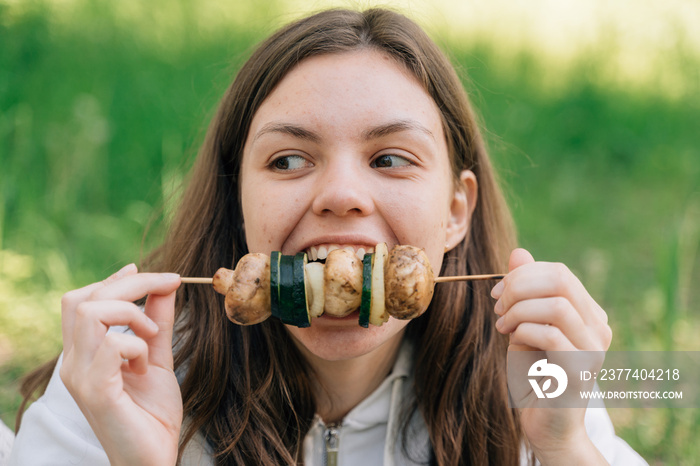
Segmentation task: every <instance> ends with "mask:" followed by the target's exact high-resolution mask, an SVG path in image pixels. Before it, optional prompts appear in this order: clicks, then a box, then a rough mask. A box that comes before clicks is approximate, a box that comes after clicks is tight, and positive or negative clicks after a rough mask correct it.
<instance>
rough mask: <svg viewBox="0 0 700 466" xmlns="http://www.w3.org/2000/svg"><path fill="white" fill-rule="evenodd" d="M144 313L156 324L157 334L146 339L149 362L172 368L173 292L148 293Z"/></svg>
mask: <svg viewBox="0 0 700 466" xmlns="http://www.w3.org/2000/svg"><path fill="white" fill-rule="evenodd" d="M146 315H148V316H149V317H150V319H151V320H152V321H153V322H155V323H156V324H157V325H158V334H157V335H156V336H154V337H153V338H151V339H149V340H148V346H149V351H150V353H149V358H150V359H149V362H150V363H151V364H155V365H157V366H159V367H163V368H166V369H169V370H172V369H173V325H174V320H175V292H174V291H173V292H172V293H170V294H168V295H165V296H161V295H156V294H151V295H149V296H148V299H147V300H146Z"/></svg>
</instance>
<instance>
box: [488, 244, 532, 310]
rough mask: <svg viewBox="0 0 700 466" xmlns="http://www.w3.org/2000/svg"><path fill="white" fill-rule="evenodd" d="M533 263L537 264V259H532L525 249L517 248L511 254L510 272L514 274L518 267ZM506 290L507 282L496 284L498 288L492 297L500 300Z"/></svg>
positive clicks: (495, 287) (495, 288) (493, 291)
mask: <svg viewBox="0 0 700 466" xmlns="http://www.w3.org/2000/svg"><path fill="white" fill-rule="evenodd" d="M532 262H535V259H534V257H532V254H530V253H529V252H528V251H527V250H525V249H523V248H516V249H514V250H513V251H512V252H511V253H510V259H509V261H508V271H509V272H512V271H513V270H515V269H517V268H518V267H520V266H523V265H525V264H530V263H532ZM504 288H505V281H504V280H501V281H500V282H498V283H496V286H494V287H493V289H492V290H491V296H492V297H493V298H494V299H498V298H500V297H501V295H502V294H503V290H504Z"/></svg>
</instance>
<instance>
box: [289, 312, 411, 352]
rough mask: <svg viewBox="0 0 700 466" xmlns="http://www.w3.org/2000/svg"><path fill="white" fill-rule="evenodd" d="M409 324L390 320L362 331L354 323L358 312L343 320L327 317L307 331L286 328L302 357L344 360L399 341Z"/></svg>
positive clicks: (316, 322)
mask: <svg viewBox="0 0 700 466" xmlns="http://www.w3.org/2000/svg"><path fill="white" fill-rule="evenodd" d="M353 316H354V318H353ZM408 322H409V321H404V320H397V319H394V318H390V319H389V321H388V322H386V323H384V325H382V326H381V327H376V326H374V325H370V326H369V328H364V327H360V325H358V323H357V313H353V314H351V315H350V316H348V317H345V318H342V319H337V318H334V317H326V316H323V317H320V318H317V319H313V320H312V321H311V327H308V328H298V327H293V326H286V327H287V331H288V332H289V333H290V334H291V336H292V338H293V340H294V341H295V343H296V344H297V346H299V349H300V350H301V352H302V354H304V355H305V356H307V357H308V356H315V357H317V358H319V359H322V360H326V361H344V360H349V359H355V358H360V357H362V356H365V355H368V354H370V353H372V352H373V351H375V350H378V349H380V348H381V347H383V346H384V344H385V343H388V342H394V341H396V339H400V338H401V337H402V335H403V330H404V328H405V327H406V325H407V324H408Z"/></svg>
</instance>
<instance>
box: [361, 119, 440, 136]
mask: <svg viewBox="0 0 700 466" xmlns="http://www.w3.org/2000/svg"><path fill="white" fill-rule="evenodd" d="M402 131H418V132H421V133H424V134H427V135H428V136H430V137H431V138H432V139H435V135H434V134H433V132H432V131H430V130H429V129H428V128H426V127H425V126H423V125H422V124H420V123H418V122H417V121H414V120H397V121H392V122H389V123H386V124H383V125H379V126H376V127H374V128H371V129H368V130H366V131H363V132H362V137H363V138H364V139H365V140H370V139H377V138H380V137H383V136H388V135H390V134H394V133H400V132H402Z"/></svg>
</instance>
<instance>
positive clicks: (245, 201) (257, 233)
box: [241, 180, 304, 254]
mask: <svg viewBox="0 0 700 466" xmlns="http://www.w3.org/2000/svg"><path fill="white" fill-rule="evenodd" d="M248 186H250V189H248ZM295 194H296V193H294V192H291V191H290V190H282V189H279V186H270V185H269V184H266V183H264V180H258V181H257V182H256V181H255V180H253V181H251V182H250V183H249V185H244V186H243V189H242V190H241V202H242V206H243V221H244V223H245V233H246V242H247V244H248V250H249V251H250V252H262V253H264V254H270V252H271V251H279V250H281V247H282V244H283V243H284V240H285V238H286V237H287V236H288V235H289V234H290V232H291V230H292V229H293V228H294V226H295V225H296V223H297V221H298V218H299V216H300V215H301V214H302V213H303V210H304V206H303V204H302V202H301V201H300V200H299V198H298V196H296V195H295Z"/></svg>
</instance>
